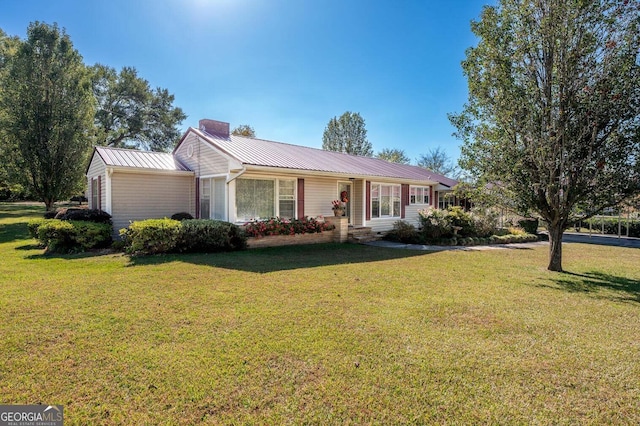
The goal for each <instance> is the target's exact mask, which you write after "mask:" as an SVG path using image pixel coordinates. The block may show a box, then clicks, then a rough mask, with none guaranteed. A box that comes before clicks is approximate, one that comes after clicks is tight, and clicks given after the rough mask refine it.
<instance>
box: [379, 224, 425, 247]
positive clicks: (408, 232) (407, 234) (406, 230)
mask: <svg viewBox="0 0 640 426" xmlns="http://www.w3.org/2000/svg"><path fill="white" fill-rule="evenodd" d="M385 239H387V240H391V241H399V242H401V243H406V244H416V243H419V242H420V234H419V233H418V231H417V230H416V227H415V226H413V225H412V224H410V223H408V222H405V221H404V220H398V221H396V222H395V223H394V224H393V229H392V230H391V231H389V232H388V233H387V235H385Z"/></svg>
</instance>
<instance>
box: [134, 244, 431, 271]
mask: <svg viewBox="0 0 640 426" xmlns="http://www.w3.org/2000/svg"><path fill="white" fill-rule="evenodd" d="M429 253H433V252H428V251H413V250H397V249H389V248H381V247H370V246H363V245H357V244H312V245H301V246H286V247H270V248H261V249H252V250H245V251H236V252H231V253H210V254H173V255H156V256H134V257H131V258H130V261H129V264H128V266H130V267H136V266H144V265H158V264H162V263H167V262H184V263H193V264H196V265H207V266H213V267H216V268H224V269H233V270H240V271H245V272H255V273H268V272H275V271H286V270H291V269H301V268H315V267H319V266H329V265H343V264H350V263H366V262H378V261H384V260H393V259H402V258H407V257H414V256H422V255H425V254H429Z"/></svg>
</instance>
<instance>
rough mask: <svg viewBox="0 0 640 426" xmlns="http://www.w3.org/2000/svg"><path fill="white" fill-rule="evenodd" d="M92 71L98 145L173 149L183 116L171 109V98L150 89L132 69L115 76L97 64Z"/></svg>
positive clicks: (156, 149)
mask: <svg viewBox="0 0 640 426" xmlns="http://www.w3.org/2000/svg"><path fill="white" fill-rule="evenodd" d="M92 71H93V73H92V74H93V77H92V80H93V93H94V95H95V97H96V102H97V109H96V114H95V118H94V124H95V143H96V144H97V145H102V146H112V147H116V148H141V149H149V150H152V151H168V150H170V149H171V148H173V146H174V145H175V143H176V142H177V141H178V139H179V138H180V134H181V132H180V129H179V128H178V126H179V125H180V123H181V122H182V121H183V120H184V119H185V118H186V115H185V114H184V113H183V112H182V109H180V108H178V107H174V106H173V101H174V96H173V95H172V94H170V93H169V91H168V90H166V89H162V88H156V89H155V90H153V89H151V87H150V86H149V82H148V81H147V80H145V79H143V78H140V77H138V73H137V71H136V70H135V68H131V67H124V68H122V70H121V71H120V72H119V73H117V72H116V70H115V69H113V68H111V67H108V66H105V65H100V64H97V65H94V66H93V67H92Z"/></svg>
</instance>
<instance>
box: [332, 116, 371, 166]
mask: <svg viewBox="0 0 640 426" xmlns="http://www.w3.org/2000/svg"><path fill="white" fill-rule="evenodd" d="M322 149H324V150H326V151H337V152H344V153H347V154H353V155H363V156H366V157H371V156H373V147H372V146H371V143H370V142H369V141H368V140H367V129H366V128H365V126H364V119H363V118H362V116H360V114H359V113H357V112H349V111H347V112H345V113H344V114H342V115H341V116H340V118H336V117H333V118H332V119H331V120H329V124H327V127H326V128H325V129H324V134H323V135H322Z"/></svg>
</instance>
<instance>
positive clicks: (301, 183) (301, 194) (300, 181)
mask: <svg viewBox="0 0 640 426" xmlns="http://www.w3.org/2000/svg"><path fill="white" fill-rule="evenodd" d="M303 217H304V179H302V178H300V179H298V219H302V218H303Z"/></svg>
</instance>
